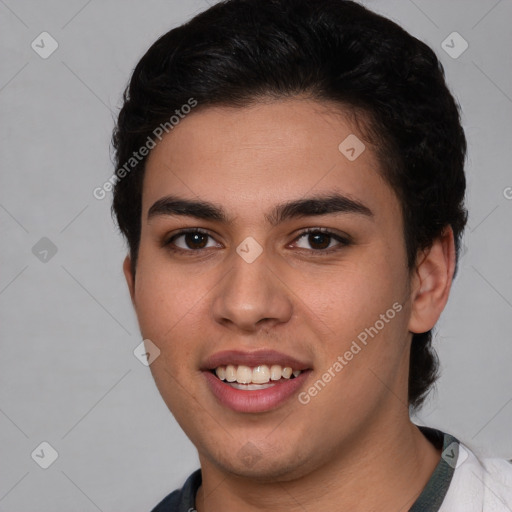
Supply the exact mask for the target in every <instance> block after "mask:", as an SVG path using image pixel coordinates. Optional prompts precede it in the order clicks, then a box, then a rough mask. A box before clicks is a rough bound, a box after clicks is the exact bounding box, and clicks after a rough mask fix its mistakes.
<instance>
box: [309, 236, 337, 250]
mask: <svg viewBox="0 0 512 512" xmlns="http://www.w3.org/2000/svg"><path fill="white" fill-rule="evenodd" d="M331 238H332V237H331V236H330V235H326V234H325V233H310V234H309V235H308V242H309V245H310V246H311V247H312V248H313V249H327V247H329V245H330V243H331Z"/></svg>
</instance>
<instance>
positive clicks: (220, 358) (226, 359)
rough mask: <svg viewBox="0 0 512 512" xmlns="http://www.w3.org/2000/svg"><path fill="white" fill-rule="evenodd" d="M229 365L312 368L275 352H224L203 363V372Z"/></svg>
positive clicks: (295, 368) (294, 368)
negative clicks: (277, 365)
mask: <svg viewBox="0 0 512 512" xmlns="http://www.w3.org/2000/svg"><path fill="white" fill-rule="evenodd" d="M228 364H234V365H241V364H243V365H246V366H251V367H255V366H259V365H263V364H266V365H268V366H271V365H273V364H279V365H281V366H283V367H285V366H289V367H290V368H292V369H293V370H309V369H310V368H311V365H310V364H308V363H305V362H304V361H299V360H298V359H296V358H294V357H291V356H289V355H286V354H283V353H281V352H277V351H275V350H256V351H252V352H244V351H242V350H224V351H222V352H217V353H215V354H213V355H212V356H210V357H208V358H207V359H206V360H205V361H204V362H203V364H202V367H201V370H203V371H204V370H215V368H217V367H218V366H227V365H228ZM244 393H246V391H244Z"/></svg>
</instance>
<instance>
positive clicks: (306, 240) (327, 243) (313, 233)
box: [294, 228, 350, 252]
mask: <svg viewBox="0 0 512 512" xmlns="http://www.w3.org/2000/svg"><path fill="white" fill-rule="evenodd" d="M294 245H295V246H297V247H298V248H299V249H306V250H313V251H316V252H331V251H332V250H337V249H340V248H342V247H345V246H347V245H350V239H349V238H348V237H347V236H341V235H338V234H336V233H333V232H332V231H329V230H327V229H325V228H314V229H308V230H307V231H303V232H302V233H301V234H300V235H299V236H298V237H297V238H296V239H295V242H294Z"/></svg>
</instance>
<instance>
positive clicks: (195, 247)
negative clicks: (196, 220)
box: [164, 229, 218, 252]
mask: <svg viewBox="0 0 512 512" xmlns="http://www.w3.org/2000/svg"><path fill="white" fill-rule="evenodd" d="M164 245H165V246H167V247H169V248H170V249H172V250H175V251H185V252H199V251H201V250H202V249H208V248H211V247H216V246H218V244H217V243H216V242H215V240H214V239H213V237H212V236H211V235H210V234H208V233H206V232H203V231H199V230H197V229H194V230H183V231H181V232H179V233H177V234H175V235H173V236H172V237H171V238H169V240H167V241H166V242H165V243H164Z"/></svg>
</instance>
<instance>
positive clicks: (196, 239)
mask: <svg viewBox="0 0 512 512" xmlns="http://www.w3.org/2000/svg"><path fill="white" fill-rule="evenodd" d="M183 237H184V241H185V245H186V246H187V247H188V248H189V249H204V248H205V247H206V244H207V243H208V235H205V234H203V233H186V234H184V235H183Z"/></svg>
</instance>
